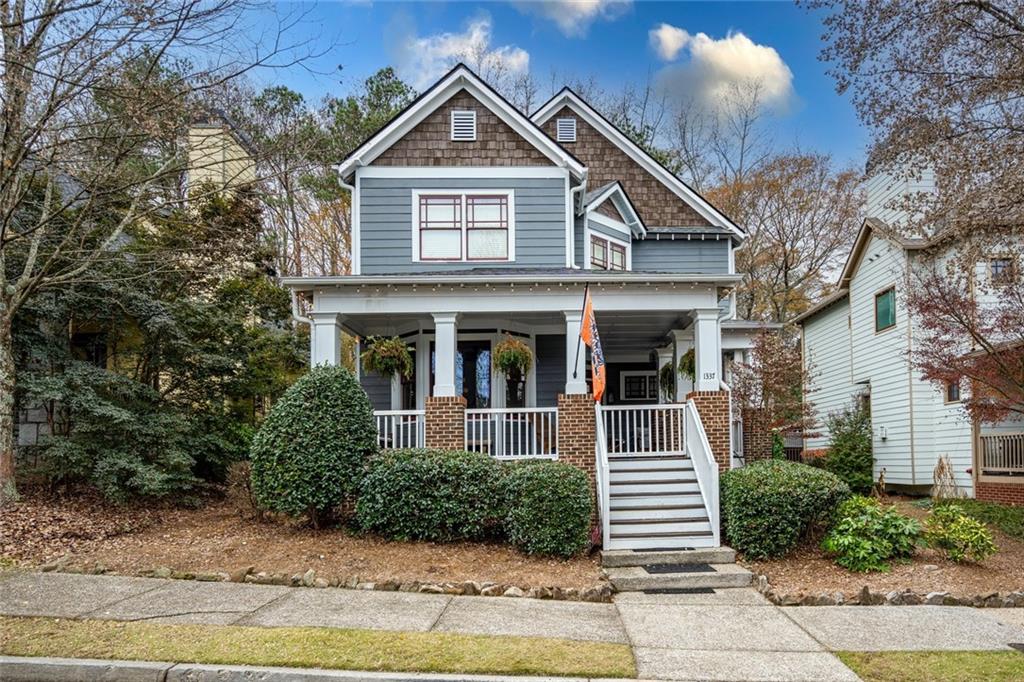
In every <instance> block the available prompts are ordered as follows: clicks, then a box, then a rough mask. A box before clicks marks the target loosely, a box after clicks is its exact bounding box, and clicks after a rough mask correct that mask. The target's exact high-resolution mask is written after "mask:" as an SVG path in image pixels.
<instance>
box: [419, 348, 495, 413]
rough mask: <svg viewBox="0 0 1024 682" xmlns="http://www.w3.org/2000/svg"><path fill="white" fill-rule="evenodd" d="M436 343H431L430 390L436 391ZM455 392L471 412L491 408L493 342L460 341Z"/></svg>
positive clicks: (456, 354)
mask: <svg viewBox="0 0 1024 682" xmlns="http://www.w3.org/2000/svg"><path fill="white" fill-rule="evenodd" d="M435 353H436V351H435V349H434V343H433V342H431V343H430V358H431V362H430V390H431V391H433V390H434V367H435V365H434V357H435V355H434V354H435ZM455 391H456V392H457V393H458V394H459V395H461V396H462V397H463V398H465V399H466V407H467V408H468V409H470V410H473V409H485V408H488V407H490V406H491V342H490V341H459V342H458V347H457V351H456V353H455Z"/></svg>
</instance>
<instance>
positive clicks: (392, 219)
mask: <svg viewBox="0 0 1024 682" xmlns="http://www.w3.org/2000/svg"><path fill="white" fill-rule="evenodd" d="M359 183H360V200H359V203H360V207H359V212H360V224H359V229H360V245H361V256H360V258H361V264H362V274H364V275H376V274H391V273H406V272H426V271H438V272H442V271H446V272H451V271H458V270H466V269H470V268H474V267H487V268H501V267H549V266H550V267H559V268H564V267H565V206H566V204H565V202H566V194H565V180H563V179H561V178H494V179H491V178H465V179H449V178H361V179H360V180H359ZM413 189H417V190H430V189H440V190H459V191H473V190H487V189H494V190H500V189H505V190H507V189H511V190H513V191H514V192H515V239H516V243H515V258H516V259H515V261H509V262H507V263H491V262H488V263H486V264H485V265H481V264H480V263H473V262H463V263H416V262H413V260H412V238H413V226H412V219H413V214H412V191H413Z"/></svg>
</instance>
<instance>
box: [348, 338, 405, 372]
mask: <svg viewBox="0 0 1024 682" xmlns="http://www.w3.org/2000/svg"><path fill="white" fill-rule="evenodd" d="M360 359H361V360H362V362H363V369H364V370H366V371H367V372H373V373H374V374H379V375H381V376H382V377H392V376H394V375H396V374H397V375H399V376H401V377H404V378H406V379H408V378H409V377H411V376H412V372H413V361H412V354H411V353H410V352H409V346H408V345H407V344H406V343H405V341H403V340H402V339H400V338H398V337H397V336H391V337H382V336H371V337H369V338H368V339H366V350H364V351H363V354H362V355H361V356H360Z"/></svg>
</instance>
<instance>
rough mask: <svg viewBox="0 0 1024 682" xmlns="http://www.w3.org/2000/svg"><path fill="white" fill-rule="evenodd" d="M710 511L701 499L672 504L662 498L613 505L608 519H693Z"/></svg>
mask: <svg viewBox="0 0 1024 682" xmlns="http://www.w3.org/2000/svg"><path fill="white" fill-rule="evenodd" d="M707 515H708V512H707V509H705V508H704V504H703V503H702V502H701V501H699V500H698V501H697V502H696V503H695V504H671V503H666V502H663V501H662V500H661V499H660V498H655V501H654V502H652V503H649V504H646V505H637V506H632V507H612V508H611V513H610V514H609V515H608V519H609V520H610V521H611V522H612V523H616V522H619V521H641V520H644V519H647V520H651V521H656V520H661V519H674V518H683V519H693V518H707Z"/></svg>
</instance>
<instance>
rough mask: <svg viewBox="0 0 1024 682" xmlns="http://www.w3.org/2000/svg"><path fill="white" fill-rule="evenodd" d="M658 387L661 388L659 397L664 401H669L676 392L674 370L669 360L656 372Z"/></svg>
mask: <svg viewBox="0 0 1024 682" xmlns="http://www.w3.org/2000/svg"><path fill="white" fill-rule="evenodd" d="M658 386H659V387H660V388H661V395H662V397H663V398H664V399H665V400H670V399H671V398H672V396H673V394H674V393H675V390H676V370H675V367H673V366H672V361H671V360H669V361H668V362H666V363H665V364H664V365H662V366H661V369H660V370H659V371H658Z"/></svg>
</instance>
